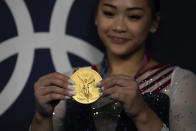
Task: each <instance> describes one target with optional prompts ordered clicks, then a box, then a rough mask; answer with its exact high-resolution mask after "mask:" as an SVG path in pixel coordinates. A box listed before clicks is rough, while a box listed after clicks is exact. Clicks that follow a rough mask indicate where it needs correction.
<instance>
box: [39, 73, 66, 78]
mask: <svg viewBox="0 0 196 131" xmlns="http://www.w3.org/2000/svg"><path fill="white" fill-rule="evenodd" d="M50 77H56V78H59V79H62V80H65V79H69V77H68V76H66V75H64V74H61V73H59V72H54V73H49V74H47V75H44V76H42V77H40V78H39V80H44V79H47V78H50Z"/></svg>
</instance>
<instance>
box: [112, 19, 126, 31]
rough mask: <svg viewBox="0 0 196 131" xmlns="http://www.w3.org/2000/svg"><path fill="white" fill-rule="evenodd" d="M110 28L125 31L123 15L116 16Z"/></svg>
mask: <svg viewBox="0 0 196 131" xmlns="http://www.w3.org/2000/svg"><path fill="white" fill-rule="evenodd" d="M112 30H113V31H114V32H117V33H125V32H126V31H127V25H126V22H125V20H124V18H123V17H120V16H119V17H118V18H116V20H115V21H114V24H113V28H112Z"/></svg>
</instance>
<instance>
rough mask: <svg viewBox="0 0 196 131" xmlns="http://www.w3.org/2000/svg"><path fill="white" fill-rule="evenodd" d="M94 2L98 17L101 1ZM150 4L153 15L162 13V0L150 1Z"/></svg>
mask: <svg viewBox="0 0 196 131" xmlns="http://www.w3.org/2000/svg"><path fill="white" fill-rule="evenodd" d="M94 1H95V2H94V15H95V16H96V14H97V10H98V6H99V1H100V0H94ZM149 2H150V6H151V9H152V15H153V16H155V14H156V13H157V12H159V11H160V0H149Z"/></svg>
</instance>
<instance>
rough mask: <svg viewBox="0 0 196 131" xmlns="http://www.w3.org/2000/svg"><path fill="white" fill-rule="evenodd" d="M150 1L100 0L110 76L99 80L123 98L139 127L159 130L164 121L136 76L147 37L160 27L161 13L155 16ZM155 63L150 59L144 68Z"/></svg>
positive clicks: (99, 16)
mask: <svg viewBox="0 0 196 131" xmlns="http://www.w3.org/2000/svg"><path fill="white" fill-rule="evenodd" d="M148 2H149V1H147V0H100V2H99V6H98V10H97V16H96V19H95V24H96V25H97V31H98V34H99V36H100V38H101V39H102V41H103V43H104V44H105V46H106V53H107V57H108V64H109V67H108V70H109V76H108V77H107V78H105V79H104V80H102V81H101V83H100V87H102V89H103V88H104V90H103V95H104V96H107V97H110V98H112V99H116V100H118V101H120V102H122V103H123V108H124V110H125V112H126V113H127V115H128V116H130V117H131V118H132V119H133V121H134V123H135V125H136V127H137V129H138V130H141V131H148V130H149V131H150V130H151V131H153V130H155V131H158V130H161V127H162V122H161V120H160V119H159V118H158V117H157V116H156V114H155V113H154V112H153V111H152V110H151V109H150V108H149V107H148V106H147V104H146V103H145V102H144V100H143V97H142V95H141V93H140V91H139V88H138V84H137V82H136V81H135V79H134V75H135V74H136V73H137V71H138V69H139V67H140V65H141V62H142V60H143V58H144V54H145V40H146V38H147V36H148V34H149V33H150V32H153V31H154V29H155V28H157V27H158V19H159V18H158V15H157V17H156V18H157V19H153V16H152V12H151V7H150V5H149V3H148ZM119 63H120V64H119ZM154 64H157V62H156V61H154V60H151V61H150V62H149V63H148V65H147V66H146V67H145V68H149V67H151V66H153V65H154ZM98 67H100V66H98ZM144 70H145V69H144Z"/></svg>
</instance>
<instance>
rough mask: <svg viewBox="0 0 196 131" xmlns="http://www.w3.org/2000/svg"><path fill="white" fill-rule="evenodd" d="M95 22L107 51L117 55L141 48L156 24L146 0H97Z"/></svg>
mask: <svg viewBox="0 0 196 131" xmlns="http://www.w3.org/2000/svg"><path fill="white" fill-rule="evenodd" d="M95 24H96V25H97V31H98V34H99V36H100V38H101V40H102V41H103V43H104V44H105V46H106V49H107V52H108V53H112V54H114V55H118V56H123V55H128V54H131V53H134V52H135V51H139V50H142V49H144V48H145V40H146V38H147V36H148V34H149V32H150V31H153V30H154V28H156V26H157V22H156V21H154V19H152V12H151V8H150V4H149V0H100V2H99V5H98V10H97V16H96V19H95Z"/></svg>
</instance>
